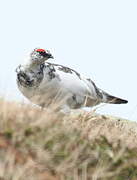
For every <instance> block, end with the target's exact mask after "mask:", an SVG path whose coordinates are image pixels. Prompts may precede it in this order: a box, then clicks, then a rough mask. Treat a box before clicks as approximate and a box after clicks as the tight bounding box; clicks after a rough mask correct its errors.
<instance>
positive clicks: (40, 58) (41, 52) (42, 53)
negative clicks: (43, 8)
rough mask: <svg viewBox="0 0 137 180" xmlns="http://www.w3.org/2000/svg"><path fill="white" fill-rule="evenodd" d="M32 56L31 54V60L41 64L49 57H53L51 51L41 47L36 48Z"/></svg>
mask: <svg viewBox="0 0 137 180" xmlns="http://www.w3.org/2000/svg"><path fill="white" fill-rule="evenodd" d="M30 56H31V62H32V63H34V64H41V63H44V62H45V61H46V60H48V59H49V58H53V56H52V54H51V53H50V51H48V50H45V49H39V48H36V49H34V50H33V51H32V53H31V54H30Z"/></svg>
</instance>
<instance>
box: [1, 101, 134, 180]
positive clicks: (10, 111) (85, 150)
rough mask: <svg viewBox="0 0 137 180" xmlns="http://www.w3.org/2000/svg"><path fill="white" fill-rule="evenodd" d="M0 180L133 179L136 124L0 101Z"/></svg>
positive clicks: (107, 117)
mask: <svg viewBox="0 0 137 180" xmlns="http://www.w3.org/2000/svg"><path fill="white" fill-rule="evenodd" d="M0 179H1V180H10V179H13V180H26V179H27V180H62V179H63V180H73V179H74V180H78V179H81V180H88V179H89V180H98V179H99V180H109V179H111V180H126V179H127V180H136V179H137V123H136V122H130V121H127V120H122V119H120V118H115V117H110V116H102V115H97V114H95V113H94V112H90V113H86V112H84V111H81V112H80V113H74V112H73V113H72V114H71V115H67V116H61V115H60V114H58V113H54V112H52V111H51V110H44V111H42V110H40V109H39V108H36V107H30V106H27V105H23V104H19V103H15V102H6V101H4V100H3V99H1V100H0Z"/></svg>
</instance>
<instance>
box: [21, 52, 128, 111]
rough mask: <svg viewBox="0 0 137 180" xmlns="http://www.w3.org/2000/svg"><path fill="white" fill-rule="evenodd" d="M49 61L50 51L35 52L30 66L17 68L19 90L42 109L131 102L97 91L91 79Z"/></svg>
mask: <svg viewBox="0 0 137 180" xmlns="http://www.w3.org/2000/svg"><path fill="white" fill-rule="evenodd" d="M49 58H53V56H52V55H51V53H50V52H49V51H45V50H44V49H34V51H33V52H32V53H31V54H30V56H29V58H28V60H27V63H26V64H24V65H20V66H19V67H18V68H17V84H18V87H19V89H20V91H21V92H22V94H23V95H24V96H26V97H27V98H28V99H29V100H30V101H32V102H33V103H35V104H38V105H40V106H42V107H49V106H51V105H53V104H56V105H57V107H58V109H63V110H65V111H69V110H70V109H77V108H81V107H92V106H94V105H97V104H99V103H114V104H121V103H127V101H126V100H123V99H120V98H117V97H114V96H111V95H109V94H107V93H106V92H104V91H102V90H101V89H99V88H97V86H96V85H95V83H94V82H93V81H92V80H91V79H89V78H85V77H83V76H82V75H80V74H79V73H78V72H76V71H75V70H73V69H71V68H68V67H65V66H62V65H58V64H53V63H48V62H47V60H48V59H49Z"/></svg>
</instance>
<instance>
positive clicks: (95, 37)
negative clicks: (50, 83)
mask: <svg viewBox="0 0 137 180" xmlns="http://www.w3.org/2000/svg"><path fill="white" fill-rule="evenodd" d="M0 22H1V23H0V27H1V28H0V58H1V60H0V62H1V66H0V95H5V96H10V97H12V98H14V99H19V100H21V101H22V100H23V96H22V95H21V93H20V92H19V91H18V89H17V86H16V74H15V72H14V70H15V68H16V66H18V64H20V63H21V62H22V61H23V59H24V56H25V55H26V53H28V52H29V51H31V50H32V49H34V48H35V47H41V48H45V49H49V50H50V51H51V52H52V53H53V55H54V57H55V60H54V61H56V63H60V64H64V65H67V66H70V67H71V68H74V69H76V70H77V71H79V72H81V73H83V74H84V75H87V76H89V77H90V78H92V80H94V81H95V83H96V84H97V85H98V86H99V87H100V88H102V89H104V90H106V91H108V92H109V93H111V94H113V95H116V96H119V97H123V98H125V99H128V100H129V104H127V105H106V106H104V107H100V108H99V110H98V112H101V113H104V114H112V115H116V116H121V117H125V118H129V119H131V120H137V82H136V79H137V70H136V69H137V1H136V0H128V1H127V0H94V1H92V0H68V1H67V0H66V1H65V0H37V1H36V0H22V1H21V0H12V1H9V0H3V1H1V3H0Z"/></svg>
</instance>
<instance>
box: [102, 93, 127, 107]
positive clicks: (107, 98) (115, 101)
mask: <svg viewBox="0 0 137 180" xmlns="http://www.w3.org/2000/svg"><path fill="white" fill-rule="evenodd" d="M102 94H103V98H102V101H103V102H104V103H110V104H126V103H128V101H127V100H125V99H121V98H119V97H115V96H112V95H110V94H108V93H106V92H104V91H102Z"/></svg>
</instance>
